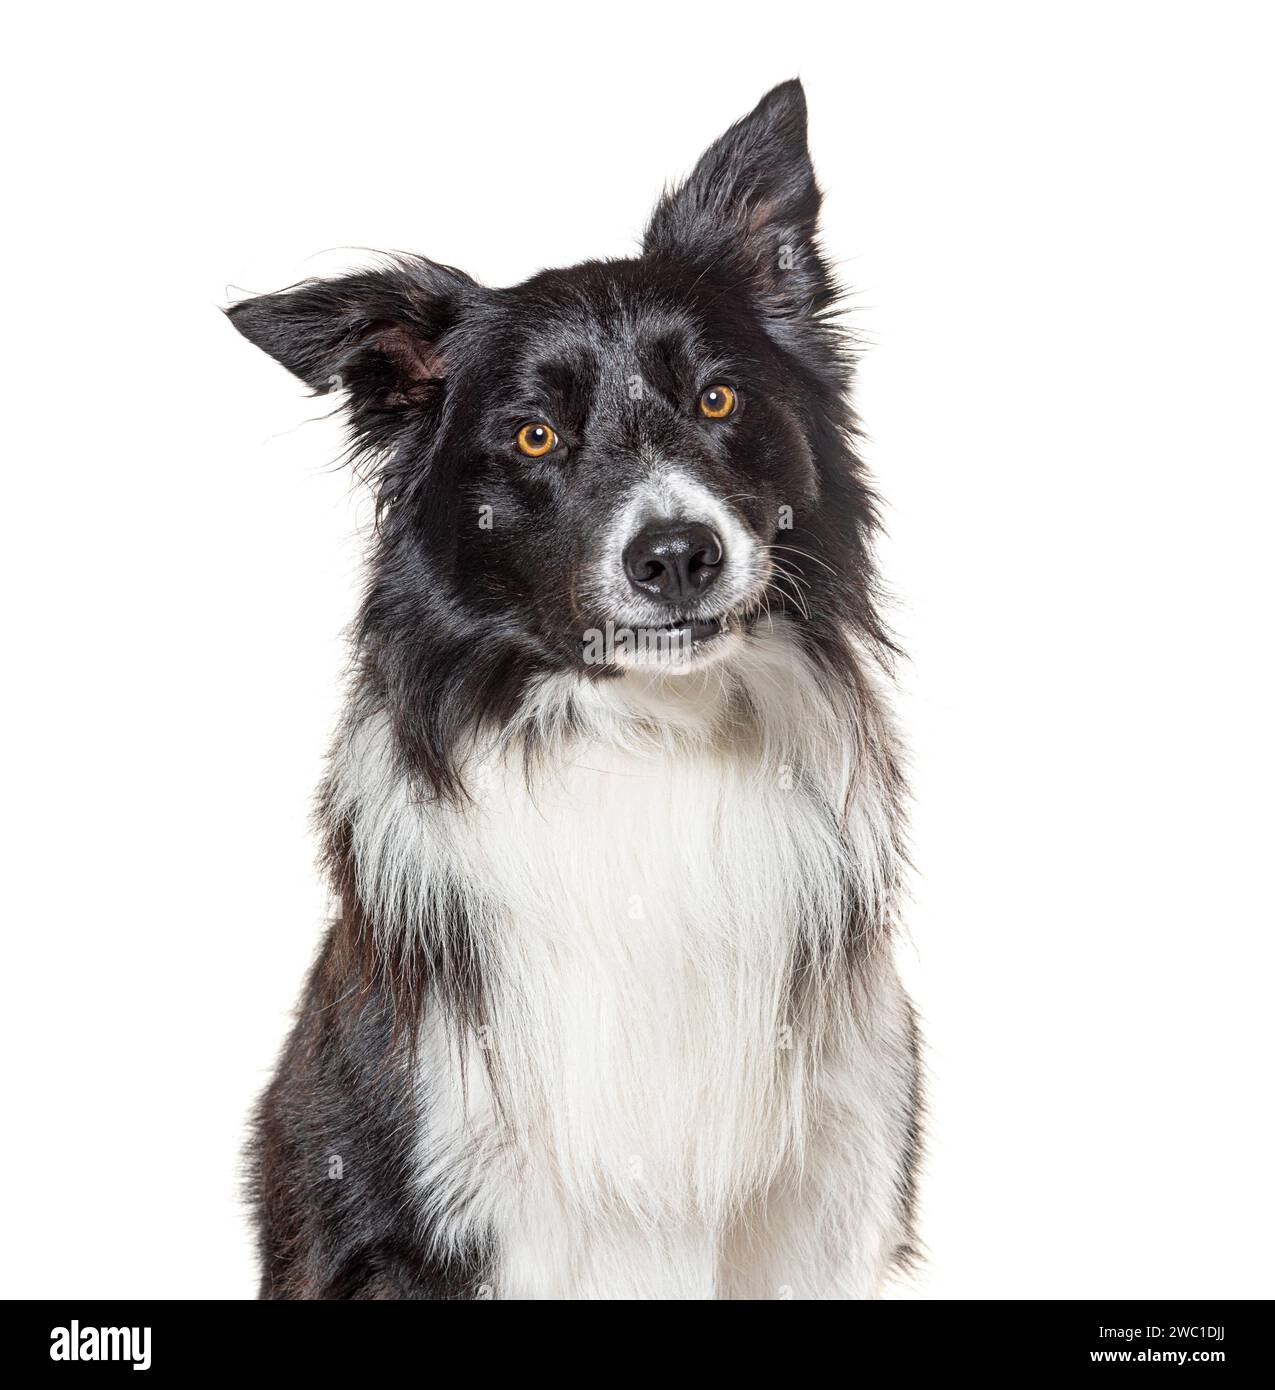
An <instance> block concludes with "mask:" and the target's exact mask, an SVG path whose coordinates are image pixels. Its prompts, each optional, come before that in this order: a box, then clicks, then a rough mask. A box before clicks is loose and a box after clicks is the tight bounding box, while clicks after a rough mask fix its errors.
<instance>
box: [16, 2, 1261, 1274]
mask: <svg viewBox="0 0 1275 1390" xmlns="http://www.w3.org/2000/svg"><path fill="white" fill-rule="evenodd" d="M40 13H41V16H42V17H40V18H36V17H35V15H36V14H37V11H36V7H32V6H27V7H23V10H22V12H21V16H20V17H15V16H10V18H9V19H8V20H7V26H8V38H9V43H8V47H9V52H8V55H7V57H6V59H5V67H6V73H5V77H4V82H3V84H0V88H2V90H3V96H2V98H0V100H2V101H3V104H4V108H5V109H4V112H3V115H4V127H5V130H6V143H7V144H8V145H9V146H10V152H9V156H8V159H7V161H6V164H7V172H6V173H5V175H4V180H5V185H6V187H5V192H6V194H7V197H6V199H5V201H6V202H7V204H8V210H7V213H6V217H5V223H4V232H3V235H4V238H5V242H6V247H5V250H6V255H5V258H4V274H5V276H6V280H7V286H6V290H5V293H4V301H3V302H4V310H5V312H4V332H3V334H0V341H2V343H3V352H4V358H5V362H4V377H3V379H4V383H5V388H6V389H5V398H6V408H5V420H4V433H5V443H6V448H5V455H6V460H5V468H4V473H3V488H4V494H3V495H4V522H3V525H4V532H3V535H4V544H3V547H2V552H3V553H2V560H3V565H4V595H5V624H6V638H7V640H6V643H5V655H6V659H7V666H8V671H7V676H6V679H5V681H4V686H3V695H2V696H0V698H2V699H3V701H4V705H5V712H4V713H5V717H4V728H5V730H6V739H5V744H6V748H5V766H6V773H5V778H4V789H5V795H4V797H3V814H4V817H5V828H4V838H3V843H4V846H5V851H6V857H7V861H8V862H7V868H6V870H5V875H4V894H3V902H4V928H5V953H4V961H5V967H6V968H5V972H4V977H5V990H4V1006H3V1009H0V1026H2V1028H3V1037H2V1038H0V1056H3V1066H4V1072H5V1076H4V1089H5V1101H4V1106H3V1112H2V1113H3V1115H4V1121H5V1128H6V1130H7V1131H8V1133H7V1137H6V1139H5V1143H4V1171H5V1177H6V1182H5V1188H4V1190H5V1196H4V1201H3V1203H2V1204H0V1210H2V1211H3V1218H2V1219H3V1225H4V1232H3V1249H4V1252H5V1258H4V1260H3V1261H2V1262H0V1269H2V1270H3V1274H2V1276H0V1277H2V1278H3V1281H4V1287H3V1290H2V1291H3V1292H4V1293H7V1294H9V1295H14V1296H28V1295H49V1296H62V1295H66V1296H77V1297H79V1296H89V1295H96V1296H118V1297H129V1296H144V1295H149V1296H153V1295H158V1296H168V1297H185V1296H214V1297H231V1298H237V1297H246V1296H250V1295H251V1294H252V1293H253V1292H254V1289H255V1275H254V1270H253V1260H252V1254H251V1243H250V1237H249V1233H248V1230H247V1227H246V1224H245V1221H244V1217H243V1213H242V1210H241V1207H240V1205H239V1204H238V1201H237V1194H236V1187H237V1181H238V1177H237V1165H238V1155H239V1151H240V1147H241V1144H242V1141H243V1136H244V1122H245V1116H246V1114H247V1112H248V1109H249V1107H250V1105H251V1103H252V1100H253V1098H254V1096H255V1095H256V1093H257V1092H258V1090H259V1089H260V1087H261V1086H262V1085H263V1083H264V1081H265V1079H266V1076H267V1074H268V1071H269V1068H270V1066H271V1064H272V1061H273V1057H274V1054H275V1051H276V1048H277V1047H278V1045H279V1043H280V1040H281V1038H282V1036H283V1032H284V1029H285V1026H286V1023H287V1018H288V1012H289V1010H290V1008H291V1005H292V1002H293V1000H294V998H295V995H296V992H297V990H298V987H299V985H300V981H301V977H302V972H303V970H304V968H305V966H306V963H307V961H308V959H309V957H310V954H311V952H312V950H313V948H314V946H315V944H316V942H317V939H318V935H319V930H320V924H321V921H322V917H323V913H324V910H325V893H324V889H323V886H322V884H321V883H320V881H319V878H318V876H317V874H316V872H315V870H314V867H313V862H312V861H313V845H312V841H311V838H310V835H309V831H308V827H307V815H308V810H309V798H310V793H311V790H312V788H313V786H314V785H315V783H316V782H317V780H318V777H319V774H320V766H321V756H322V753H323V750H324V746H325V742H326V740H327V738H328V736H329V733H330V730H331V727H332V724H333V721H334V718H335V715H336V711H337V706H338V691H339V678H340V674H341V670H342V665H343V649H342V646H341V643H340V639H339V634H340V630H341V629H342V627H343V625H344V624H345V623H346V622H347V621H348V620H349V618H350V617H351V615H352V613H353V609H354V605H355V602H356V593H357V566H358V561H359V556H360V543H359V542H358V540H357V539H356V536H355V528H356V526H357V525H358V524H359V523H360V522H361V521H363V520H365V519H366V510H367V509H366V505H365V504H364V502H363V501H362V500H361V499H360V498H359V497H358V496H357V495H355V494H352V493H351V491H350V488H349V485H348V483H347V480H346V478H345V476H344V475H343V474H342V473H340V472H338V471H336V470H334V469H332V468H331V467H330V464H331V462H332V460H334V459H335V458H336V456H337V454H338V452H339V447H340V439H339V432H338V429H337V427H336V426H335V425H334V424H333V423H332V422H330V421H324V420H322V419H320V418H319V417H320V416H321V415H322V410H323V407H322V406H320V405H318V404H316V403H315V402H312V401H308V400H306V399H305V398H304V396H303V394H302V392H301V390H300V388H299V387H298V386H297V385H296V384H295V383H294V382H293V381H292V380H291V379H290V378H289V377H288V376H287V374H286V373H285V372H284V371H283V370H282V369H281V368H279V367H277V366H276V365H275V364H273V363H272V362H270V361H269V359H267V358H266V357H265V356H264V355H262V354H259V353H257V352H256V351H254V350H253V349H252V348H251V347H250V346H249V345H248V344H247V343H246V342H244V341H243V340H242V339H240V338H239V337H238V336H237V335H236V334H235V333H234V332H233V330H232V329H231V328H230V326H229V324H228V323H227V322H225V321H224V320H223V319H222V317H221V316H220V314H219V312H218V306H219V305H221V304H224V303H225V302H227V298H228V295H233V294H236V293H240V292H243V291H261V290H268V289H274V288H277V287H279V286H281V285H284V284H287V283H290V282H292V281H294V280H296V279H298V278H300V277H302V276H304V275H307V274H313V273H318V272H320V271H327V270H329V269H334V268H340V267H341V266H344V265H348V264H351V263H353V262H354V261H356V260H357V254H358V253H357V251H355V250H352V249H348V248H358V247H380V248H401V249H411V250H419V251H423V252H425V253H426V254H428V255H430V256H433V257H435V258H437V259H440V260H444V261H449V262H453V263H455V264H458V265H461V266H463V267H465V268H466V269H468V270H469V271H471V272H472V273H473V274H475V275H476V276H478V277H479V278H480V279H483V280H486V281H488V282H489V283H508V282H512V281H515V280H518V279H521V278H523V277H525V276H526V275H528V274H530V273H532V272H534V271H535V270H536V269H538V268H540V267H542V266H545V265H552V264H564V263H568V262H571V261H573V260H576V259H578V258H581V257H585V256H594V255H618V254H625V253H626V252H628V251H629V250H630V249H631V248H632V247H633V245H634V243H635V240H636V238H637V236H638V234H639V232H640V230H641V227H642V224H643V220H644V217H645V215H646V212H647V210H648V208H649V205H650V203H651V201H652V200H653V198H654V197H655V195H656V194H657V193H658V191H659V190H660V188H661V186H662V184H663V182H664V181H665V179H667V178H669V177H671V176H675V175H678V174H681V173H684V172H685V171H686V170H687V169H688V167H689V166H690V164H691V163H692V162H693V160H694V159H695V157H696V156H697V154H698V153H699V152H700V150H701V148H702V147H703V146H704V145H705V144H706V143H707V142H708V141H709V140H711V139H712V138H713V137H714V136H715V135H716V134H717V133H718V132H719V131H720V130H721V129H722V128H724V127H725V126H726V125H727V124H728V123H729V122H730V121H731V120H733V119H735V118H736V117H737V116H739V115H742V114H743V113H744V112H745V111H746V110H747V109H748V108H749V107H750V106H751V105H752V104H753V103H754V101H755V100H756V99H757V98H758V97H759V96H760V95H761V94H762V92H763V91H764V90H766V89H767V88H768V87H769V86H771V85H772V84H773V83H775V82H777V81H779V80H782V79H783V78H785V77H788V76H790V75H792V74H794V73H799V74H800V75H801V76H802V77H803V79H804V81H805V83H806V88H807V93H808V96H809V102H810V110H811V145H812V149H813V152H814V156H815V161H816V166H817V169H818V173H819V177H820V179H821V182H822V183H823V184H824V186H825V187H826V189H827V193H828V197H827V204H826V220H825V225H826V241H827V244H828V246H829V248H830V249H831V250H832V252H833V253H834V254H835V255H836V256H837V257H838V258H839V259H840V260H841V263H842V270H843V273H844V275H845V277H846V278H847V279H848V280H849V281H850V282H851V283H852V284H853V285H854V286H855V289H856V294H855V297H854V301H853V302H854V314H855V319H856V322H857V323H858V325H859V327H860V329H861V331H862V332H864V333H865V334H866V335H867V337H868V338H869V340H870V343H871V348H870V351H869V353H868V355H867V358H866V360H865V362H864V365H863V370H862V374H861V377H860V381H859V387H858V400H859V404H860V408H861V411H862V414H863V417H864V420H865V423H866V425H867V428H868V429H869V431H870V433H871V436H872V442H871V446H870V457H871V461H872V465H873V467H874V469H875V471H876V474H877V477H878V479H879V483H880V486H881V488H882V490H883V492H884V493H885V495H886V497H887V499H888V501H889V503H890V511H889V514H888V521H889V528H890V538H889V540H888V543H887V544H886V545H885V546H884V547H883V553H882V559H883V564H884V566H885V570H886V573H887V575H888V577H889V579H890V581H891V583H892V585H893V587H894V589H895V590H896V591H897V593H898V594H899V597H900V603H899V606H898V608H897V610H896V612H895V622H896V625H897V627H898V628H899V630H900V632H901V633H902V635H903V639H904V641H905V643H906V645H907V647H908V648H909V650H910V651H911V653H912V656H913V661H912V664H911V666H910V668H909V670H908V672H907V675H906V686H907V692H906V698H905V702H904V709H905V721H906V726H907V728H908V731H909V734H910V738H911V742H912V744H913V748H914V752H915V785H916V792H917V810H916V818H915V854H916V860H917V864H918V875H917V878H916V881H915V902H914V906H913V909H912V911H911V913H910V922H911V928H912V931H911V941H910V942H909V943H908V944H907V945H906V947H905V949H904V956H905V964H906V968H907V973H908V976H909V980H910V983H911V984H912V987H913V989H914V991H915V993H916V996H917V998H918V1001H919V1004H920V1006H921V1010H922V1013H923V1015H924V1018H925V1021H926V1028H927V1032H928V1037H929V1045H930V1046H929V1065H930V1072H931V1082H930V1090H931V1111H932V1113H931V1139H930V1158H929V1163H928V1176H927V1177H926V1179H925V1183H924V1188H923V1196H924V1208H923V1221H924V1225H923V1234H924V1237H925V1240H926V1243H927V1245H928V1247H929V1250H930V1261H929V1264H928V1266H927V1268H926V1269H925V1271H924V1272H923V1273H922V1274H921V1275H920V1276H918V1277H917V1278H916V1279H914V1280H913V1281H912V1282H911V1283H910V1284H908V1285H906V1286H905V1287H904V1288H902V1289H901V1290H900V1291H899V1292H900V1294H901V1296H904V1297H922V1298H936V1297H962V1298H997V1297H1024V1298H1042V1297H1050V1296H1063V1297H1069V1298H1076V1297H1126V1296H1144V1297H1159V1296H1178V1295H1198V1296H1211V1295H1231V1296H1241V1297H1256V1296H1265V1297H1270V1296H1272V1295H1273V1294H1275V1277H1273V1276H1272V1272H1271V1271H1272V1262H1271V1258H1270V1238H1271V1234H1272V1232H1271V1216H1272V1196H1271V1172H1272V1158H1273V1157H1275V1155H1273V1154H1272V1148H1273V1145H1272V1137H1273V1136H1272V1120H1271V1114H1270V1094H1269V1090H1270V1087H1269V1074H1270V1063H1271V1047H1270V1041H1271V1038H1270V1025H1269V999H1270V994H1271V979H1272V965H1273V964H1275V960H1273V951H1272V920H1271V916H1272V914H1271V906H1270V894H1269V880H1270V873H1269V863H1270V837H1271V808H1270V790H1269V789H1270V786H1271V772H1272V768H1271V752H1272V749H1271V737H1270V732H1269V729H1270V723H1271V704H1272V690H1271V680H1270V658H1269V644H1270V639H1271V621H1270V599H1271V586H1270V580H1269V550H1270V546H1269V538H1270V536H1271V533H1272V528H1273V527H1275V516H1273V513H1272V503H1273V502H1275V492H1273V489H1272V485H1271V469H1272V464H1273V462H1275V460H1273V459H1272V444H1271V402H1272V390H1271V386H1272V368H1273V367H1275V362H1273V360H1272V358H1273V355H1275V354H1273V353H1272V334H1273V333H1275V292H1273V291H1275V286H1273V282H1272V246H1275V226H1273V225H1272V220H1273V219H1272V216H1271V212H1272V209H1271V202H1270V188H1271V178H1270V145H1271V142H1270V136H1271V131H1272V104H1271V99H1270V86H1271V83H1270V55H1271V43H1270V40H1271V37H1272V36H1271V33H1270V32H1269V30H1268V28H1267V25H1266V22H1265V19H1264V17H1263V16H1262V13H1261V10H1260V8H1259V7H1257V6H1253V7H1251V8H1250V7H1245V6H1240V5H1218V4H1199V5H1194V6H1181V5H1172V4H1156V5H1151V4H1147V5H1133V4H1114V5H1102V6H1087V5H1077V4H1070V5H1067V6H1064V7H1058V6H1050V7H1045V6H1022V5H1009V4H1006V5H987V4H974V5H961V6H949V5H933V6H928V5H925V6H923V5H897V4H890V5H885V4H880V5H868V6H861V5H854V4H849V5H832V4H827V3H820V4H814V5H805V4H798V3H792V2H791V0H785V3H782V4H778V5H775V4H762V5H746V4H731V5H729V6H727V5H717V6H710V5H705V4H694V3H682V4H677V5H674V6H670V7H668V8H664V7H661V6H655V5H623V6H613V7H606V6H601V5H596V4H595V5H587V6H581V7H579V8H568V7H566V6H555V5H550V4H543V3H542V4H536V5H534V6H526V7H521V8H520V9H517V10H515V9H514V8H513V7H500V8H498V9H487V8H486V7H484V6H481V5H477V4H472V3H466V4H462V5H454V6H428V5H421V4H416V3H412V4H401V5H386V4H374V3H365V4H361V5H358V6H343V5H342V6H338V5H323V4H316V3H310V4H306V5H296V6H268V5H263V4H253V5H234V4H220V5H217V6H208V7H206V8H205V10H204V12H203V14H202V16H200V15H197V14H192V13H191V12H190V11H189V10H188V9H182V8H173V7H168V6H164V7H161V6H158V5H157V6H154V7H153V8H150V7H142V6H137V5H132V6H129V5H124V6H121V7H106V6H87V5H86V6H84V7H82V8H79V9H77V8H76V7H58V9H57V11H56V13H53V12H50V11H49V10H45V11H42V12H40ZM537 208H543V209H544V211H537V210H536V209H537ZM341 248H347V249H344V250H343V249H341ZM316 253H325V254H321V255H319V254H316ZM306 421H311V423H303V422H306Z"/></svg>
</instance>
